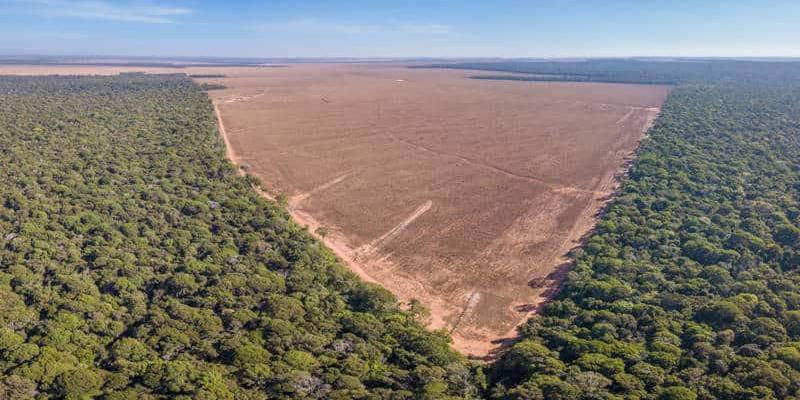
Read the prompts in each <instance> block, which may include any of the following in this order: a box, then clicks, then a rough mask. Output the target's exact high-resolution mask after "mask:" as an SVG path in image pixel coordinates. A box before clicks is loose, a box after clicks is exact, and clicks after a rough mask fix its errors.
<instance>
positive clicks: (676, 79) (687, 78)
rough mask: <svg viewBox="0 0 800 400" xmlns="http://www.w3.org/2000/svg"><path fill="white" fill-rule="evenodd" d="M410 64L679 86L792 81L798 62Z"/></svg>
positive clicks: (524, 77)
mask: <svg viewBox="0 0 800 400" xmlns="http://www.w3.org/2000/svg"><path fill="white" fill-rule="evenodd" d="M412 68H456V69H466V70H478V71H493V72H513V73H519V75H514V76H509V75H476V76H474V78H477V79H504V80H520V81H571V82H617V83H652V84H669V85H679V84H687V83H701V84H708V83H735V84H739V83H743V82H748V83H759V84H761V83H763V84H774V83H776V82H783V81H794V82H796V81H797V79H798V77H800V63H798V62H761V61H747V60H719V59H709V60H703V59H695V58H690V59H674V60H673V59H664V60H658V61H653V60H646V59H590V60H586V61H581V62H567V61H535V62H531V61H503V62H460V63H446V64H431V65H420V66H416V67H412Z"/></svg>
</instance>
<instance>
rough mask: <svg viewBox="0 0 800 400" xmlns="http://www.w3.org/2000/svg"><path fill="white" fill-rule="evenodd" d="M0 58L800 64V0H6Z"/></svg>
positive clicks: (0, 0) (1, 8)
mask: <svg viewBox="0 0 800 400" xmlns="http://www.w3.org/2000/svg"><path fill="white" fill-rule="evenodd" d="M0 54H4V55H12V54H13V55H16V54H27V55H100V56H115V55H118V56H160V57H169V56H209V57H275V58H283V57H394V58H398V57H609V56H697V57H711V56H720V57H800V0H787V1H783V0H760V1H748V0H727V1H716V0H693V1H685V0H630V1H629V0H583V1H582V0H527V1H523V0H460V1H456V0H413V1H412V0H393V1H389V0H386V1H384V0H361V1H359V0H324V1H322V0H260V1H257V0H242V1H236V0H227V1H221V0H0Z"/></svg>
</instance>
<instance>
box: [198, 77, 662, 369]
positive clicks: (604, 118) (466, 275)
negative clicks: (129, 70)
mask: <svg viewBox="0 0 800 400" xmlns="http://www.w3.org/2000/svg"><path fill="white" fill-rule="evenodd" d="M218 71H219V72H218V73H221V74H224V75H225V76H226V77H225V78H219V79H202V80H201V81H202V82H209V83H218V84H223V85H224V86H226V89H222V90H215V91H213V92H209V96H211V97H212V99H213V101H214V102H215V104H216V105H217V108H218V110H219V113H220V117H221V119H222V121H224V126H225V127H226V132H225V134H226V135H227V140H228V142H229V143H230V145H231V146H232V149H231V151H232V154H233V158H234V161H235V162H236V163H238V164H239V165H240V166H241V167H242V168H244V169H245V170H246V171H247V172H248V173H251V174H253V175H255V176H257V177H258V178H260V179H261V181H262V182H263V187H264V189H265V190H266V191H267V192H269V193H271V195H273V196H280V195H283V196H286V198H287V199H288V208H289V210H290V212H291V213H292V215H293V216H294V217H295V218H296V219H297V220H298V221H299V222H300V223H301V224H306V225H308V226H309V228H310V229H311V230H312V231H314V230H316V231H318V232H321V233H324V235H323V236H324V237H323V240H324V241H325V242H326V243H327V244H328V245H329V246H330V247H331V248H332V249H334V250H335V251H336V252H337V253H338V254H339V256H340V257H342V258H343V259H344V261H346V262H347V263H348V264H349V265H350V266H351V268H352V269H353V270H354V271H356V272H357V273H359V274H360V275H361V276H362V278H364V279H366V280H370V281H375V282H378V283H380V284H381V285H383V286H384V287H386V288H387V289H389V290H391V291H392V292H393V293H394V294H396V295H397V296H398V297H399V298H400V299H401V300H402V301H406V302H409V301H411V300H414V299H416V300H419V301H420V302H421V303H422V304H423V305H425V306H426V307H427V308H428V309H429V310H430V311H431V313H430V321H429V322H430V325H431V327H433V328H441V329H445V330H447V331H448V332H450V333H451V334H452V336H453V339H454V342H455V343H454V344H455V347H456V348H457V349H459V350H461V351H462V352H464V353H465V354H469V355H472V356H476V357H485V356H487V355H490V354H491V352H492V351H493V350H495V349H497V348H498V347H499V346H500V345H501V343H502V342H503V341H505V340H507V339H509V338H512V337H513V336H514V330H515V328H516V327H517V326H518V325H519V324H520V323H522V322H523V321H525V320H526V319H527V318H528V317H529V316H530V315H531V313H533V312H535V310H536V307H537V306H538V305H539V304H540V303H541V302H542V301H543V300H544V299H546V298H547V297H548V296H550V295H552V293H553V292H554V291H555V290H556V289H557V285H558V282H559V281H560V278H561V276H563V274H564V273H565V272H566V269H567V268H568V257H566V255H567V253H568V252H569V250H570V249H572V248H573V247H575V246H577V245H578V244H579V242H580V240H581V238H582V237H583V236H585V235H586V234H587V233H588V232H589V231H590V230H591V228H592V226H593V224H594V221H595V216H596V214H597V213H598V212H599V211H600V210H601V208H602V206H603V204H605V202H606V201H607V200H608V199H609V198H610V197H611V196H612V195H613V192H614V190H615V188H616V182H617V177H618V176H619V174H621V173H623V172H624V169H625V165H626V163H627V162H628V161H629V160H630V157H631V156H632V154H633V152H634V151H635V149H636V148H637V146H638V144H639V142H640V140H641V139H642V137H643V134H644V132H645V131H646V129H647V128H648V126H649V125H650V124H651V123H652V122H653V120H654V119H655V118H656V116H657V115H658V112H659V107H660V106H661V104H662V103H663V101H664V100H665V98H666V96H667V95H668V93H669V90H670V88H669V87H668V86H657V85H627V84H607V83H556V82H513V81H499V80H475V79H469V76H470V72H469V71H451V70H427V69H407V68H405V67H403V66H398V65H388V66H387V65H293V66H289V67H287V68H272V69H267V68H241V67H237V68H219V69H218ZM319 228H324V229H319Z"/></svg>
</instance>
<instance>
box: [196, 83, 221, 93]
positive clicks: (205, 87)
mask: <svg viewBox="0 0 800 400" xmlns="http://www.w3.org/2000/svg"><path fill="white" fill-rule="evenodd" d="M222 89H227V86H225V85H220V84H218V83H206V82H203V83H201V84H200V90H204V91H206V92H207V91H209V90H222Z"/></svg>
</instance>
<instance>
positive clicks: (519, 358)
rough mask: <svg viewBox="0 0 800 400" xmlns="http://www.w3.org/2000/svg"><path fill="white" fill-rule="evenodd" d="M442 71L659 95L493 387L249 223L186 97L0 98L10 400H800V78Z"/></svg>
mask: <svg viewBox="0 0 800 400" xmlns="http://www.w3.org/2000/svg"><path fill="white" fill-rule="evenodd" d="M437 67H447V68H453V67H454V68H465V69H475V68H479V69H481V70H485V71H494V73H497V72H517V73H521V74H517V75H515V77H522V78H527V77H529V78H530V80H548V78H551V79H549V80H577V81H593V82H629V83H668V84H671V85H673V86H674V89H673V91H672V94H671V95H670V97H669V99H668V100H667V102H666V103H665V104H664V107H663V110H662V113H661V116H660V117H659V119H658V120H657V121H656V123H655V125H654V126H653V128H651V130H650V131H649V136H648V139H647V140H645V141H644V142H643V144H642V146H641V148H640V149H639V152H638V157H637V159H636V161H635V162H634V163H633V165H632V166H631V168H630V171H629V173H628V176H627V177H625V179H624V181H623V183H622V186H621V188H620V191H619V194H618V196H617V197H616V199H615V200H614V201H613V202H612V203H611V204H610V205H609V206H608V208H607V210H606V212H605V213H604V214H603V215H602V218H601V219H600V221H599V223H598V226H597V229H596V230H595V232H594V233H593V234H592V235H591V236H590V237H589V238H588V239H587V241H586V244H585V245H584V246H582V247H581V248H579V249H576V250H575V251H574V252H573V254H572V257H573V259H574V266H573V268H572V270H571V271H570V272H569V274H568V276H567V278H566V279H565V281H564V283H563V286H562V288H561V290H560V291H559V293H558V294H557V296H556V297H555V299H553V300H552V301H551V302H549V303H548V304H546V306H545V307H544V308H543V310H542V311H541V313H540V314H539V315H537V316H535V317H533V318H532V319H530V320H529V321H528V323H526V324H525V325H523V326H522V327H521V329H520V339H519V340H518V341H517V342H516V343H515V344H513V345H512V346H511V347H510V348H509V349H508V350H507V351H506V352H505V354H504V355H503V356H502V357H500V358H499V359H498V360H497V361H496V362H494V363H492V364H488V365H478V364H474V363H471V362H469V361H467V360H465V359H464V358H463V357H461V356H460V355H458V354H456V353H455V352H454V351H452V350H451V349H450V347H449V338H448V335H447V334H446V333H444V332H430V331H426V330H425V329H424V328H423V326H422V325H421V324H420V323H419V322H417V321H418V319H419V318H418V315H420V314H424V310H421V309H419V308H418V307H412V308H411V309H403V308H401V307H399V305H398V304H397V302H396V299H395V298H394V297H393V296H392V295H391V294H390V293H389V292H387V291H385V290H383V289H381V288H380V287H377V286H375V285H371V284H366V283H362V282H360V281H359V280H358V279H357V278H356V277H355V276H354V275H353V274H351V273H350V272H349V271H348V270H347V269H346V268H345V267H344V266H343V265H342V264H341V263H340V262H339V261H337V260H336V259H335V257H334V256H333V255H332V253H331V252H330V251H328V250H327V249H325V248H324V246H322V245H321V244H320V243H319V242H317V241H315V240H314V239H313V238H312V237H311V236H310V235H309V234H308V232H307V230H306V229H304V228H303V227H300V226H298V225H297V224H295V223H293V222H292V221H291V220H290V218H289V216H288V214H287V212H286V211H285V210H284V209H283V208H282V206H281V205H280V204H275V203H271V202H268V201H265V200H263V199H261V198H260V197H259V196H258V195H257V194H256V193H255V192H254V191H253V190H252V185H258V184H259V183H258V182H257V180H256V179H254V178H252V177H249V176H247V177H239V176H237V174H236V170H235V167H234V166H233V165H232V164H230V163H229V162H228V161H227V160H226V159H225V156H224V148H223V144H222V142H221V140H220V139H219V137H218V132H217V128H216V124H215V120H214V115H213V110H212V107H211V104H210V103H209V101H208V99H207V97H206V94H205V93H204V92H203V91H202V88H201V87H199V86H198V85H196V84H194V83H192V82H191V80H189V79H188V78H187V77H186V76H185V75H178V74H175V75H141V74H126V75H121V76H115V77H63V76H62V77H38V78H34V77H2V78H0V103H2V104H3V108H2V109H0V166H2V168H3V174H0V310H2V312H0V398H13V399H50V398H68V399H84V398H101V399H135V398H139V399H162V398H163V399H166V398H177V399H285V398H299V399H321V398H326V399H327V398H330V399H448V398H450V399H456V398H463V399H477V398H491V399H495V400H510V399H528V400H538V399H564V400H566V399H586V400H588V399H619V400H634V399H645V400H698V399H699V400H712V399H724V400H750V399H753V400H755V399H800V161H798V160H800V64H798V63H790V62H752V61H708V62H700V61H697V62H681V61H674V62H667V61H658V62H646V61H635V60H633V61H632V60H625V61H619V60H617V61H614V60H596V61H590V62H571V63H570V62H560V63H553V62H505V63H494V64H489V63H482V64H480V65H477V64H475V63H470V64H446V65H438V66H437ZM523 74H528V75H523ZM548 74H549V75H552V76H550V77H548V76H547V75H548ZM495 76H497V75H495ZM514 79H518V78H514ZM523 80H527V79H523ZM519 84H528V83H526V82H519Z"/></svg>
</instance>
